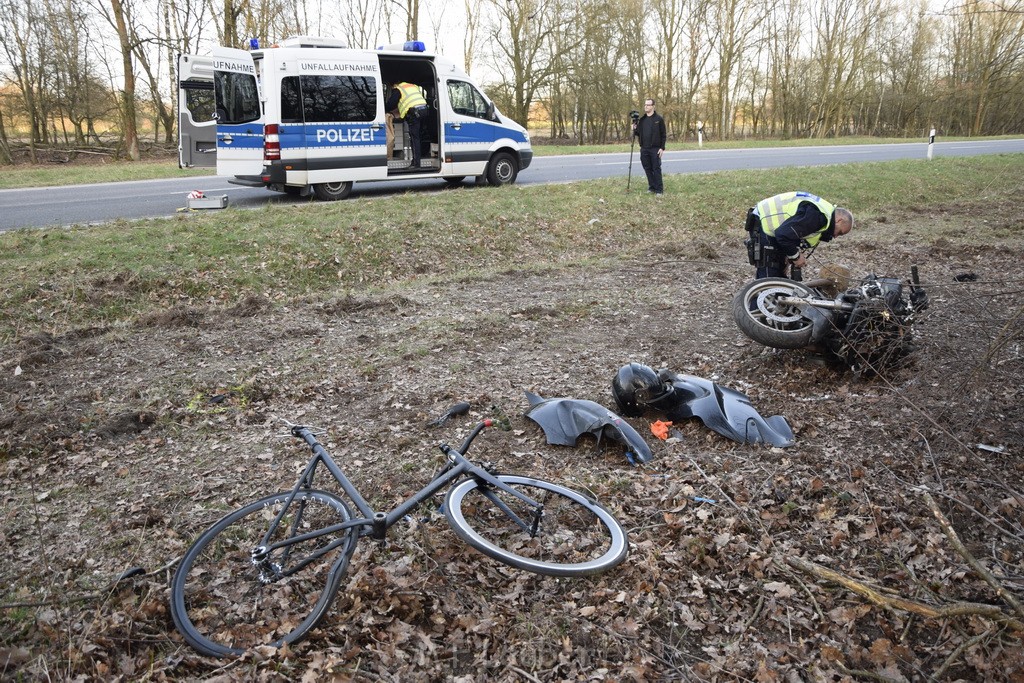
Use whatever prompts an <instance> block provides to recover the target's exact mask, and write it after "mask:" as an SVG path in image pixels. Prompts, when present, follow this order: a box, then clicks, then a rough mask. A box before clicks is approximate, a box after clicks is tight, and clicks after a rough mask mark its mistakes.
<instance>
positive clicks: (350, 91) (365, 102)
mask: <svg viewBox="0 0 1024 683" xmlns="http://www.w3.org/2000/svg"><path fill="white" fill-rule="evenodd" d="M376 118H377V80H376V79H375V78H370V77H368V76H287V77H285V78H283V79H281V122H282V123H296V122H301V121H304V122H306V123H337V122H344V121H373V120H374V119H376Z"/></svg>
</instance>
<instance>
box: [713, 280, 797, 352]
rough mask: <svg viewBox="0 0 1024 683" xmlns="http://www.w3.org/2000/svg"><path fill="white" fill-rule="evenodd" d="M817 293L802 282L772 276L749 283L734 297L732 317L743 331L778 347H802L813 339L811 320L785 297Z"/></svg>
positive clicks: (767, 344) (755, 339) (749, 335)
mask: <svg viewBox="0 0 1024 683" xmlns="http://www.w3.org/2000/svg"><path fill="white" fill-rule="evenodd" d="M815 294H816V292H815V291H814V290H812V289H810V288H808V287H805V286H804V285H802V284H801V283H799V282H795V281H793V280H788V279H786V278H778V277H769V278H763V279H760V280H754V281H753V282H748V283H747V284H746V285H744V286H743V288H742V289H741V290H740V291H739V292H737V293H736V296H735V297H734V298H733V300H732V317H733V319H734V320H735V321H736V324H737V325H738V326H739V328H740V330H741V331H742V332H743V334H745V335H747V336H748V337H750V338H751V339H753V340H754V341H756V342H757V343H759V344H764V345H765V346H771V347H772V348H776V349H800V348H803V347H804V346H807V344H808V343H809V342H810V341H811V333H812V332H813V329H812V325H811V321H810V320H809V319H808V318H805V317H804V316H803V315H802V314H801V313H800V309H799V308H797V307H796V306H793V305H791V304H786V303H783V302H782V301H780V299H781V298H783V297H793V296H798V297H809V296H813V295H815Z"/></svg>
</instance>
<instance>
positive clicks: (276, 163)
mask: <svg viewBox="0 0 1024 683" xmlns="http://www.w3.org/2000/svg"><path fill="white" fill-rule="evenodd" d="M401 82H406V83H412V84H415V85H418V86H420V88H422V91H423V94H424V96H425V98H426V100H427V105H428V106H427V111H426V112H425V114H424V115H423V116H422V117H421V118H422V120H423V123H422V129H423V132H422V134H421V144H422V150H421V155H420V156H421V160H420V164H419V166H417V167H414V166H413V163H412V156H413V155H412V154H411V153H410V149H409V144H410V141H409V136H408V134H407V133H408V131H407V130H406V128H405V125H404V122H402V121H395V122H394V145H393V151H392V153H391V154H390V155H389V145H388V144H387V143H388V140H387V138H388V135H387V122H388V119H389V118H390V117H387V116H386V114H387V112H386V111H385V109H386V107H385V103H386V101H387V99H388V96H389V91H390V89H391V86H392V85H393V84H395V83H401ZM178 123H179V127H178V131H179V140H178V157H179V165H180V167H181V168H196V167H207V168H213V167H216V169H217V174H218V175H223V176H228V177H229V182H232V183H236V184H240V185H249V186H256V187H266V188H268V189H270V190H275V191H278V192H286V193H288V194H293V195H301V196H307V195H309V194H313V195H315V196H316V197H317V198H319V199H324V200H335V199H344V198H345V197H347V196H348V195H349V193H350V192H351V191H352V183H354V182H356V181H370V180H399V179H402V180H409V179H419V178H438V179H442V180H444V181H445V182H447V183H449V184H452V185H456V184H459V183H461V182H462V181H463V180H464V179H465V178H466V177H467V176H472V177H476V178H477V180H478V182H481V181H486V182H488V183H490V184H491V185H506V184H509V183H513V182H515V180H516V177H517V176H518V174H519V171H520V170H522V169H524V168H526V167H528V166H529V165H530V162H531V161H532V160H533V149H532V148H531V147H530V136H529V134H528V133H527V131H526V129H525V128H523V127H522V126H520V125H519V124H518V123H516V122H515V121H512V120H511V119H509V118H507V117H505V116H502V115H501V113H500V112H498V110H497V108H496V107H495V106H494V103H492V102H491V101H490V100H489V99H488V98H487V97H486V96H485V95H484V94H483V92H482V90H481V89H480V88H479V87H478V86H477V85H476V83H474V82H473V80H472V79H471V78H470V77H469V75H468V74H466V73H465V72H464V71H463V70H462V69H460V68H459V67H458V66H457V65H456V64H455V63H454V62H453V61H451V60H450V59H446V58H444V57H441V56H440V55H434V54H429V53H427V52H426V51H425V50H424V47H423V43H421V42H419V41H410V42H407V43H404V44H401V45H395V46H388V47H384V48H380V49H377V50H357V49H349V48H347V47H345V46H344V44H343V41H339V40H335V39H331V38H316V37H308V36H300V37H294V38H289V39H287V40H284V41H282V42H281V43H280V44H279V45H274V46H272V47H269V48H264V49H259V48H258V46H257V45H256V44H255V41H254V44H253V46H252V49H250V50H239V49H234V48H227V47H217V48H214V49H213V50H212V51H211V55H209V56H206V55H203V56H197V55H188V54H182V55H179V56H178Z"/></svg>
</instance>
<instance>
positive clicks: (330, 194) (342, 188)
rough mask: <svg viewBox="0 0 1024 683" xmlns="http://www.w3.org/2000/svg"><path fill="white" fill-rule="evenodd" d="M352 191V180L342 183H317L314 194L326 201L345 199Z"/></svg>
mask: <svg viewBox="0 0 1024 683" xmlns="http://www.w3.org/2000/svg"><path fill="white" fill-rule="evenodd" d="M351 192H352V181H351V180H349V181H346V182H342V183H317V184H316V185H314V186H313V194H315V195H316V198H317V199H322V200H323V201H325V202H336V201H338V200H339V199H344V198H345V197H347V196H349V194H351Z"/></svg>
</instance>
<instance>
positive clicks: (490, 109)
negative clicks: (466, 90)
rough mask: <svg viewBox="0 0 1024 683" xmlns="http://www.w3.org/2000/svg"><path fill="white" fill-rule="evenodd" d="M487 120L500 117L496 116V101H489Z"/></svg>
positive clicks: (495, 119) (494, 119)
mask: <svg viewBox="0 0 1024 683" xmlns="http://www.w3.org/2000/svg"><path fill="white" fill-rule="evenodd" d="M487 120H488V121H497V120H498V117H497V116H495V109H494V102H488V103H487Z"/></svg>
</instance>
